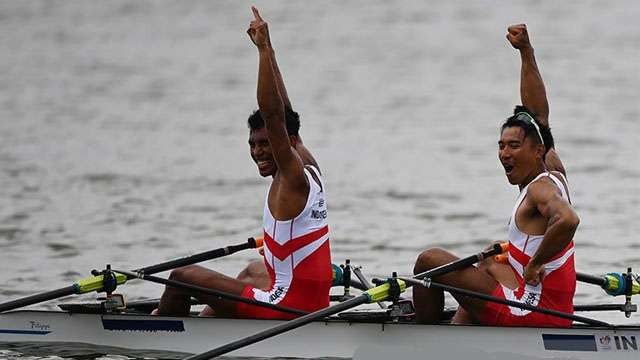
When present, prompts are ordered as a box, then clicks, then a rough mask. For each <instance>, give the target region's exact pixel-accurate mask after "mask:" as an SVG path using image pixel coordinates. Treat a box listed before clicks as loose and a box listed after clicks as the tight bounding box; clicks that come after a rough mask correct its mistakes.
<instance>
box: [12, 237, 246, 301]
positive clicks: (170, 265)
mask: <svg viewBox="0 0 640 360" xmlns="http://www.w3.org/2000/svg"><path fill="white" fill-rule="evenodd" d="M256 245H257V244H256V240H255V239H254V238H249V239H248V240H247V242H246V243H243V244H239V245H230V246H227V247H224V248H220V249H216V250H211V251H207V252H203V253H200V254H195V255H192V256H187V257H184V258H180V259H176V260H171V261H167V262H164V263H161V264H157V265H151V266H147V267H144V268H141V269H139V270H136V272H142V273H145V274H155V273H158V272H162V271H166V270H170V269H175V268H177V267H181V266H186V265H191V264H195V263H198V262H202V261H205V260H211V259H215V258H219V257H222V256H226V255H230V254H233V253H235V252H237V251H240V250H245V249H252V248H255V247H256ZM100 276H101V275H100ZM127 276H128V277H129V278H130V279H131V278H134V277H137V276H130V275H127ZM95 278H96V277H95V276H94V277H93V278H89V279H90V280H91V283H92V284H91V285H92V286H91V287H87V286H85V285H83V281H85V280H86V279H83V280H80V281H79V282H77V283H75V284H73V285H70V286H67V287H63V288H60V289H57V290H51V291H47V292H44V293H40V294H36V295H31V296H27V297H24V298H21V299H17V300H13V301H9V302H6V303H1V304H0V312H4V311H8V310H13V309H17V308H20V307H23V306H28V305H33V304H37V303H40V302H43V301H48V300H53V299H57V298H60V297H63V296H67V295H73V294H81V293H85V292H89V291H94V290H95V291H101V289H102V285H101V283H99V284H96V282H95V280H94V279H95ZM100 281H101V279H100ZM124 281H126V279H122V283H124ZM118 283H119V284H120V283H121V282H118Z"/></svg>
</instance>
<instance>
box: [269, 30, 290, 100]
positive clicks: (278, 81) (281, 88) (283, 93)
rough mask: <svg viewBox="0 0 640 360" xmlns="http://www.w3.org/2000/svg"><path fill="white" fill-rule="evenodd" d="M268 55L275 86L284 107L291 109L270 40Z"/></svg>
mask: <svg viewBox="0 0 640 360" xmlns="http://www.w3.org/2000/svg"><path fill="white" fill-rule="evenodd" d="M269 48H270V51H269V55H270V57H271V66H272V67H273V74H274V75H275V79H276V86H277V87H278V92H279V93H280V96H281V97H282V102H283V103H284V107H285V108H289V109H291V110H293V107H292V106H291V100H289V94H288V93H287V88H286V87H285V86H284V80H283V79H282V74H281V73H280V67H278V62H277V61H276V51H275V50H274V49H273V46H272V45H271V40H269Z"/></svg>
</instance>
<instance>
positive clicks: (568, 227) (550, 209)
mask: <svg viewBox="0 0 640 360" xmlns="http://www.w3.org/2000/svg"><path fill="white" fill-rule="evenodd" d="M527 197H529V198H530V199H531V201H532V202H533V204H534V206H535V207H536V209H537V210H538V211H539V212H540V214H542V216H543V217H544V218H546V219H547V221H548V222H547V230H546V231H545V233H544V238H543V239H542V243H541V244H540V247H539V248H538V251H536V253H535V254H533V256H532V257H531V260H530V261H529V264H528V265H527V266H526V267H525V269H524V280H525V282H527V283H529V284H532V285H535V284H537V283H538V282H539V281H540V276H541V275H542V273H543V272H544V264H545V263H547V262H549V260H551V259H552V258H553V257H554V256H555V255H556V254H558V253H559V252H560V251H562V249H564V248H566V247H567V245H569V243H570V242H571V240H572V239H573V235H574V234H575V232H576V229H577V228H578V224H579V223H580V218H579V217H578V215H577V214H576V212H575V211H574V210H573V208H572V207H571V205H570V204H569V202H568V201H566V200H565V199H564V198H562V195H561V194H560V191H559V190H558V188H557V187H556V186H555V185H553V184H552V183H551V180H549V181H536V182H534V183H532V184H531V185H530V186H529V190H528V192H527Z"/></svg>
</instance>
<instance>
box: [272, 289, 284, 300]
mask: <svg viewBox="0 0 640 360" xmlns="http://www.w3.org/2000/svg"><path fill="white" fill-rule="evenodd" d="M282 293H284V287H282V286H278V287H277V288H276V290H275V291H274V292H273V293H272V294H271V295H269V302H271V303H273V302H275V301H276V300H278V298H279V297H280V296H282Z"/></svg>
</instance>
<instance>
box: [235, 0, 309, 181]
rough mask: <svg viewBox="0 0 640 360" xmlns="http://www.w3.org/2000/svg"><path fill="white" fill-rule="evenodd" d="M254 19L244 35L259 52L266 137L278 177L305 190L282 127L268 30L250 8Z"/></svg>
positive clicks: (281, 105) (260, 99) (259, 91)
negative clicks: (278, 173) (246, 34)
mask: <svg viewBox="0 0 640 360" xmlns="http://www.w3.org/2000/svg"><path fill="white" fill-rule="evenodd" d="M252 10H253V14H254V17H255V19H254V20H253V21H251V23H250V25H249V30H247V33H248V34H249V37H250V38H251V40H252V41H253V43H254V44H255V45H256V47H257V48H258V54H259V66H258V89H257V98H258V107H259V109H260V115H261V116H262V118H263V119H264V122H265V127H266V129H267V137H268V139H269V143H270V145H271V150H272V151H273V157H274V159H275V161H276V163H277V165H278V171H279V172H280V176H282V179H283V180H284V181H285V182H288V183H292V184H293V185H294V186H296V185H302V187H303V188H305V189H306V187H307V186H308V184H307V182H306V181H307V180H306V176H304V165H303V162H302V160H301V159H300V156H298V154H297V153H296V152H295V151H294V149H293V148H292V147H291V142H290V140H289V135H288V134H287V128H286V124H285V113H284V103H283V100H282V96H281V94H280V92H279V91H278V85H277V81H276V74H275V71H274V64H273V59H274V57H273V54H272V53H273V49H272V48H271V42H270V40H269V28H268V25H267V23H266V22H265V21H264V20H263V19H262V18H261V17H260V14H259V13H258V10H257V9H256V8H255V7H252Z"/></svg>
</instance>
